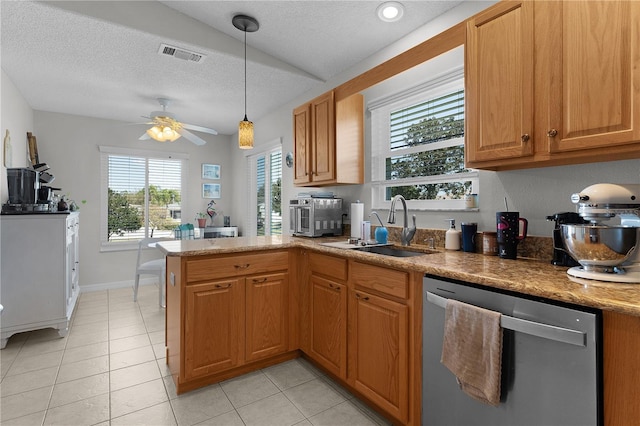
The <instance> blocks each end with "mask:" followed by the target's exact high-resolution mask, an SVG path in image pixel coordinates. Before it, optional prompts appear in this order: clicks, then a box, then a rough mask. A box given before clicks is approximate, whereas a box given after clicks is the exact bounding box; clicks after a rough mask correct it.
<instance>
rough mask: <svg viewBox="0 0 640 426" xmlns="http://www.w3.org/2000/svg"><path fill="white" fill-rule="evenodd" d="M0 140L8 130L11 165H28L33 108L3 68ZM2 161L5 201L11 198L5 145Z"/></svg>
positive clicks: (0, 186) (1, 198)
mask: <svg viewBox="0 0 640 426" xmlns="http://www.w3.org/2000/svg"><path fill="white" fill-rule="evenodd" d="M0 95H1V96H0V97H1V98H2V102H1V104H0V131H1V132H2V133H1V134H0V141H4V138H5V135H6V133H7V130H9V135H10V137H11V147H12V150H11V152H12V155H11V157H12V158H11V166H12V167H26V166H27V132H32V131H33V110H32V109H31V107H30V106H29V104H28V103H27V101H26V100H25V99H24V98H23V97H22V94H21V93H20V92H19V91H18V89H16V86H14V85H13V82H12V81H11V79H10V78H9V76H8V75H7V74H6V73H5V72H4V70H2V80H1V81H0ZM0 158H1V159H2V161H0V163H1V164H2V173H0V174H1V175H2V177H0V182H1V184H0V201H1V202H2V203H5V202H6V201H7V199H8V198H9V194H8V193H7V171H6V168H5V167H4V165H5V159H4V145H3V146H2V147H1V148H0Z"/></svg>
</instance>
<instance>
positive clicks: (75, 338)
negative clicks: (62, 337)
mask: <svg viewBox="0 0 640 426" xmlns="http://www.w3.org/2000/svg"><path fill="white" fill-rule="evenodd" d="M107 340H109V332H108V331H106V330H104V331H96V332H90V333H77V334H76V333H74V332H73V331H72V332H71V334H69V336H68V337H67V348H68V349H71V348H77V347H79V346H86V345H91V344H93V343H99V342H106V341H107Z"/></svg>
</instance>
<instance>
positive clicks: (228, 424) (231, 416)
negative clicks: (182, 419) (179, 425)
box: [198, 410, 245, 426]
mask: <svg viewBox="0 0 640 426" xmlns="http://www.w3.org/2000/svg"><path fill="white" fill-rule="evenodd" d="M198 426H245V425H244V422H243V421H242V419H241V418H240V415H239V414H238V412H237V411H236V410H233V411H229V412H228V413H224V414H220V415H219V416H216V417H213V418H211V419H208V420H205V421H204V422H201V423H198Z"/></svg>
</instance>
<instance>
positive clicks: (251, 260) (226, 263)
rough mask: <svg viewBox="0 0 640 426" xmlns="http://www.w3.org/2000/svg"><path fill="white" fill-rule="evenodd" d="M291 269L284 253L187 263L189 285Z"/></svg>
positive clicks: (276, 252) (232, 256)
mask: <svg viewBox="0 0 640 426" xmlns="http://www.w3.org/2000/svg"><path fill="white" fill-rule="evenodd" d="M288 269H289V255H288V253H287V252H284V251H274V252H270V251H267V252H261V253H247V254H245V255H238V254H234V255H231V256H224V255H223V256H216V257H207V258H204V259H194V260H188V261H187V280H186V281H187V283H190V282H197V281H203V280H210V279H214V278H225V277H236V276H244V275H252V274H260V273H265V272H272V271H286V270H288Z"/></svg>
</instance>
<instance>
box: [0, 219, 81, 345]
mask: <svg viewBox="0 0 640 426" xmlns="http://www.w3.org/2000/svg"><path fill="white" fill-rule="evenodd" d="M0 223H1V229H0V230H1V233H0V238H1V240H2V245H1V251H0V258H1V259H2V260H1V263H2V265H1V266H2V272H1V281H0V303H2V305H3V307H4V311H3V312H2V317H1V318H0V333H1V334H0V339H1V340H0V348H4V347H5V346H6V344H7V340H8V339H9V337H11V336H12V335H14V334H16V333H20V332H23V331H30V330H38V329H41V328H55V329H57V330H58V333H59V334H60V336H61V337H64V336H66V335H67V332H68V331H69V324H70V321H71V315H72V314H73V308H74V307H75V305H76V301H77V299H78V293H79V286H78V278H79V276H78V272H79V270H78V267H79V244H78V243H79V233H78V232H79V228H80V216H79V213H77V212H74V213H66V214H64V213H48V214H45V213H41V214H31V215H2V216H0Z"/></svg>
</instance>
